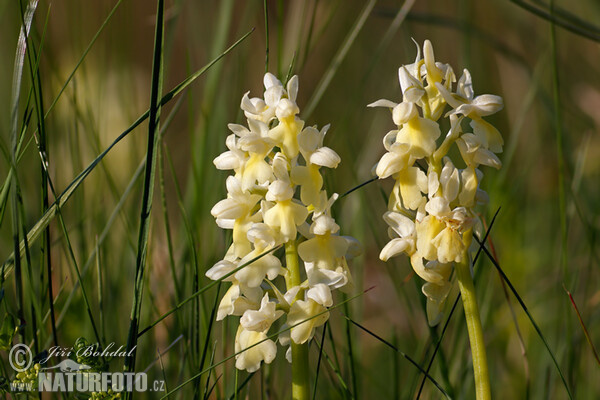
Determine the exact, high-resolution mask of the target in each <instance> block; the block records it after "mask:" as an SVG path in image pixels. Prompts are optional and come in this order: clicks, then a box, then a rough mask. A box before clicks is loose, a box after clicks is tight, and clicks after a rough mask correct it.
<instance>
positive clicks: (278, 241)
mask: <svg viewBox="0 0 600 400" xmlns="http://www.w3.org/2000/svg"><path fill="white" fill-rule="evenodd" d="M264 86H265V92H264V96H263V98H250V97H249V96H248V93H246V94H245V95H244V96H243V97H242V101H241V108H242V110H243V111H244V114H245V116H246V119H247V126H243V125H238V124H229V129H230V130H231V132H232V133H231V134H230V135H229V136H228V137H227V140H226V145H227V148H228V151H226V152H224V153H223V154H221V155H220V156H218V157H217V158H216V159H215V160H214V164H215V166H216V167H217V168H218V169H221V170H233V172H234V174H233V175H230V176H229V177H228V178H227V181H226V186H227V198H226V199H224V200H221V201H219V202H218V203H217V204H216V205H215V206H214V207H213V209H212V210H211V213H212V215H213V216H214V217H215V218H216V222H217V224H218V225H219V227H221V228H223V229H231V230H232V231H233V243H232V245H231V247H230V248H229V250H228V251H227V253H226V255H225V257H224V259H223V260H221V261H219V262H217V263H216V264H215V265H214V266H213V267H212V268H211V269H210V270H209V271H207V273H206V275H207V276H208V277H209V278H210V279H213V280H219V279H222V278H223V277H225V276H226V275H228V274H229V273H231V272H233V271H235V270H236V269H238V268H240V267H241V266H243V265H245V264H248V263H249V264H248V265H246V266H244V267H243V268H241V269H239V270H238V271H236V272H235V273H233V274H231V275H230V276H227V277H226V278H225V279H223V280H225V281H230V282H231V286H230V287H229V289H228V290H227V292H226V293H225V295H224V296H223V298H222V300H221V302H220V304H219V307H218V311H217V320H222V319H224V318H225V317H226V316H228V315H235V316H241V318H240V325H239V327H238V331H237V335H236V340H235V351H236V353H238V355H237V356H236V367H237V368H238V369H245V370H247V371H248V372H253V371H256V370H258V369H259V368H260V365H261V362H263V361H264V362H265V363H270V362H271V361H273V359H274V358H275V355H276V352H277V345H276V343H275V341H273V340H271V339H268V338H267V337H268V332H269V330H270V329H271V327H272V325H273V323H274V322H275V321H277V320H279V319H280V318H282V317H283V316H284V315H285V316H286V320H285V324H286V325H287V326H288V327H292V328H291V330H289V333H287V332H286V334H283V333H282V334H281V335H279V337H278V340H279V342H280V344H282V345H284V346H287V345H288V344H289V343H290V340H292V341H293V342H294V343H296V344H302V343H306V342H307V341H308V340H310V339H311V338H312V336H313V335H314V331H315V329H316V328H317V327H318V326H320V325H323V324H324V323H325V322H326V321H327V319H328V318H329V313H328V312H327V307H330V306H332V305H333V297H332V290H335V289H342V290H350V289H351V287H352V278H351V275H350V272H349V270H348V265H347V262H346V258H347V257H348V256H350V255H351V254H354V253H355V250H356V247H357V242H356V240H355V239H353V238H350V237H346V236H340V235H339V230H340V227H339V226H338V225H337V223H336V222H335V220H334V219H333V217H332V216H331V205H332V203H333V202H334V201H335V200H336V199H337V194H333V195H332V196H331V197H329V196H328V195H327V192H326V191H325V190H324V189H323V177H322V175H321V172H320V169H321V168H323V167H325V168H336V167H337V165H338V164H339V163H340V157H339V156H338V154H337V153H336V152H335V151H333V150H332V149H330V148H329V147H325V146H323V140H324V138H325V134H326V133H327V130H328V128H329V125H327V126H325V127H324V128H322V129H321V130H319V129H317V128H316V127H305V123H304V121H303V120H302V119H300V118H299V116H298V114H299V112H300V110H299V108H298V105H297V104H296V96H297V93H298V77H297V76H293V77H292V78H291V79H290V80H289V81H288V83H287V85H286V86H285V87H284V85H283V84H282V83H281V82H280V81H279V80H278V79H277V78H276V77H275V76H274V75H272V74H270V73H267V74H265V76H264ZM309 216H311V223H310V224H309V223H308V222H307V219H308V217H309ZM298 235H299V236H300V239H302V241H301V240H300V239H298V243H299V244H298V246H297V253H298V256H299V257H300V258H301V260H302V261H303V265H304V276H305V279H304V280H303V281H301V282H296V280H295V279H293V277H292V273H293V272H294V271H291V269H292V268H293V266H290V265H287V266H286V267H287V268H284V267H283V265H282V263H281V261H280V259H279V258H278V257H276V256H275V255H273V254H272V253H269V254H266V255H263V254H264V253H266V252H268V251H269V250H272V249H274V248H275V247H277V246H280V245H282V244H286V243H287V244H289V243H294V244H295V243H296V241H297V237H298ZM294 248H295V246H294ZM261 255H263V256H262V257H260V258H258V259H257V260H255V261H253V262H251V261H252V260H253V259H255V258H257V257H259V256H261ZM293 257H296V256H295V255H293ZM296 260H297V258H296ZM280 276H283V277H284V278H285V279H284V281H285V289H281V287H282V285H281V283H280V281H281V279H280V280H278V277H280ZM304 276H303V278H304ZM305 320H306V322H303V323H301V322H302V321H305ZM251 346H253V347H251ZM249 347H250V348H249ZM244 349H248V350H246V351H243V350H244ZM287 356H288V360H289V359H290V357H291V352H290V351H289V349H288V354H287Z"/></svg>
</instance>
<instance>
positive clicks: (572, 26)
mask: <svg viewBox="0 0 600 400" xmlns="http://www.w3.org/2000/svg"><path fill="white" fill-rule="evenodd" d="M510 1H511V2H512V3H514V4H516V5H518V6H519V7H521V8H523V9H524V10H526V11H529V12H530V13H532V14H534V15H536V16H538V17H540V18H542V19H545V20H546V21H549V22H550V23H552V24H553V25H557V26H560V27H561V28H564V29H566V30H568V31H569V32H572V33H574V34H576V35H579V36H582V37H585V38H587V39H590V40H593V41H595V42H600V28H598V27H596V26H594V25H592V24H590V23H589V22H587V21H583V20H581V19H579V18H577V17H575V16H574V15H572V14H569V13H566V12H565V11H564V10H561V11H560V13H559V14H557V13H556V11H555V10H553V6H552V5H551V6H550V8H549V9H547V10H546V9H543V8H540V7H535V6H534V5H532V4H529V3H528V2H525V1H522V0H510Z"/></svg>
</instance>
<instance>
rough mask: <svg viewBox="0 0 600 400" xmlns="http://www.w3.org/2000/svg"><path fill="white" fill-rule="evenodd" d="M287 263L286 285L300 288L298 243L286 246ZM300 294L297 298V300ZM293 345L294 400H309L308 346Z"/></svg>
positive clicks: (289, 243)
mask: <svg viewBox="0 0 600 400" xmlns="http://www.w3.org/2000/svg"><path fill="white" fill-rule="evenodd" d="M285 261H286V265H287V269H288V272H287V275H286V283H287V288H288V290H289V289H290V288H292V287H294V286H299V285H300V284H301V283H302V281H301V278H300V267H299V265H298V250H297V248H296V241H295V240H290V241H289V242H287V243H286V244H285ZM300 293H301V292H299V293H298V295H297V296H296V300H297V299H298V296H300ZM291 343H292V398H293V399H294V400H308V399H309V392H310V384H309V382H308V344H307V343H305V344H296V343H294V341H293V340H291Z"/></svg>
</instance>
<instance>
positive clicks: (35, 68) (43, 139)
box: [23, 10, 58, 346]
mask: <svg viewBox="0 0 600 400" xmlns="http://www.w3.org/2000/svg"><path fill="white" fill-rule="evenodd" d="M49 18H50V10H48V13H47V15H46V21H45V23H44V30H43V33H42V37H41V39H40V48H39V52H36V50H35V47H33V46H31V47H30V46H29V45H28V47H29V48H30V49H31V51H30V52H27V57H28V60H29V72H30V75H31V81H32V82H33V87H32V89H33V90H32V91H33V96H34V99H35V103H36V108H35V109H36V116H37V129H38V132H39V141H38V142H37V144H38V153H39V155H40V180H41V182H40V183H41V190H42V193H41V197H42V201H41V211H42V214H43V213H45V212H46V211H47V210H48V207H49V206H50V198H49V192H48V185H49V181H50V179H49V173H48V165H49V157H50V156H49V154H48V137H47V134H46V123H45V119H44V96H43V91H42V79H41V74H40V70H39V62H40V59H41V53H42V46H43V43H44V39H45V37H46V30H47V28H48V21H49ZM26 40H27V39H26ZM31 53H33V59H34V60H35V63H33V60H32V54H31ZM34 64H35V65H34ZM34 138H35V134H34ZM23 230H24V233H23V239H24V241H25V240H26V238H27V232H26V230H25V227H23ZM40 265H41V266H42V268H40V295H39V298H41V299H43V298H44V297H45V294H44V284H43V282H44V269H43V266H44V265H45V266H46V274H47V276H48V289H47V293H48V303H49V308H50V326H51V329H52V338H53V341H54V345H55V346H58V333H57V330H56V315H55V311H54V288H53V287H52V250H51V235H50V226H47V227H46V229H45V230H44V234H43V238H42V245H41V262H40ZM34 332H37V329H36V328H35V327H34ZM37 342H38V341H37V340H36V346H37Z"/></svg>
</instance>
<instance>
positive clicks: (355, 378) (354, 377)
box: [344, 303, 359, 398]
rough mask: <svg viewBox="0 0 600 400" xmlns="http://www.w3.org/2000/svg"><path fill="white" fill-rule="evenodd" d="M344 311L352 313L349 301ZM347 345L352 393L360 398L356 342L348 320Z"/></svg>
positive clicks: (348, 313)
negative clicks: (355, 357) (355, 354)
mask: <svg viewBox="0 0 600 400" xmlns="http://www.w3.org/2000/svg"><path fill="white" fill-rule="evenodd" d="M344 312H345V313H346V314H347V315H351V314H350V308H349V307H348V303H345V304H344ZM345 333H346V346H347V347H348V360H350V381H351V382H352V393H354V397H355V398H358V397H359V394H358V376H357V373H356V363H355V361H354V344H353V340H352V332H351V331H350V322H348V321H347V320H346V332H345Z"/></svg>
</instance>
